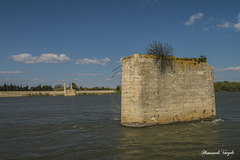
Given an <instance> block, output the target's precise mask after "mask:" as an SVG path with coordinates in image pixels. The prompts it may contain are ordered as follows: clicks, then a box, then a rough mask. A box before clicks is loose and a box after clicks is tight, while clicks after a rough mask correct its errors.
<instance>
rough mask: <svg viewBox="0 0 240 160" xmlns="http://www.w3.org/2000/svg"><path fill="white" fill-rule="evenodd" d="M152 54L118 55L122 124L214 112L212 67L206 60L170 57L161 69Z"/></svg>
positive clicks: (186, 118)
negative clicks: (170, 66) (170, 61)
mask: <svg viewBox="0 0 240 160" xmlns="http://www.w3.org/2000/svg"><path fill="white" fill-rule="evenodd" d="M155 58H156V57H154V56H149V55H140V54H134V55H132V56H129V57H126V58H121V63H122V98H121V101H122V102H121V104H122V106H121V124H122V125H125V126H132V127H142V126H149V125H154V124H167V123H174V122H183V121H192V120H200V119H205V118H212V117H215V116H216V108H215V95H214V86H213V76H212V68H211V67H210V66H209V65H208V64H207V63H200V64H198V63H196V62H193V61H181V60H174V61H173V70H172V71H171V70H169V69H167V71H166V72H165V73H160V72H159V70H158V66H157V64H156V63H155Z"/></svg>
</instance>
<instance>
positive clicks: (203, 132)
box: [120, 121, 221, 159]
mask: <svg viewBox="0 0 240 160" xmlns="http://www.w3.org/2000/svg"><path fill="white" fill-rule="evenodd" d="M219 123H221V122H220V121H219V122H216V121H211V122H207V123H206V122H202V123H201V122H195V123H185V124H176V125H163V126H155V127H149V128H125V127H124V128H122V129H121V138H120V142H121V143H120V146H121V147H122V149H123V150H125V154H124V157H125V158H127V157H128V158H129V159H141V158H144V159H199V158H202V157H201V151H202V150H203V149H212V148H215V146H214V144H216V140H217V139H218V138H217V137H218V135H217V132H215V129H216V126H217V125H219ZM124 157H122V158H123V159H124Z"/></svg>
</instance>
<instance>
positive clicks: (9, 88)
mask: <svg viewBox="0 0 240 160" xmlns="http://www.w3.org/2000/svg"><path fill="white" fill-rule="evenodd" d="M72 87H73V89H76V90H77V91H87V90H90V91H93V90H113V89H112V88H109V87H92V88H87V87H82V86H80V87H78V86H77V85H76V84H75V83H73V84H72ZM69 88H70V87H68V89H69ZM120 88H121V87H120V86H117V87H116V89H115V90H120ZM63 89H64V88H63V85H62V84H57V85H55V87H54V88H53V87H52V86H51V85H38V86H33V87H29V86H28V85H26V86H22V85H15V84H3V85H1V86H0V91H63Z"/></svg>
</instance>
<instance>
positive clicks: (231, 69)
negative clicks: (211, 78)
mask: <svg viewBox="0 0 240 160" xmlns="http://www.w3.org/2000/svg"><path fill="white" fill-rule="evenodd" d="M213 70H214V71H215V72H223V71H240V66H237V67H227V68H221V69H218V68H214V67H213Z"/></svg>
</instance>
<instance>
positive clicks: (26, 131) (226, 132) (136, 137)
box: [0, 93, 240, 160]
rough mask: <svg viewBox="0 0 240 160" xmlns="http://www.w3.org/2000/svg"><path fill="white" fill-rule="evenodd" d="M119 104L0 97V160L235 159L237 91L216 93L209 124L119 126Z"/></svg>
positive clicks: (239, 152)
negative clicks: (212, 116) (143, 126)
mask: <svg viewBox="0 0 240 160" xmlns="http://www.w3.org/2000/svg"><path fill="white" fill-rule="evenodd" d="M120 101H121V98H120V96H119V95H102V96H76V97H19V98H0V159H17V160H18V159H19V160H20V159H21V160H30V159H31V160H33V159H41V160H43V159H51V160H52V159H56V160H61V159H63V160H69V159H79V160H84V159H130V160H132V159H143V160H149V159H156V160H171V159H176V160H185V159H186V160H192V159H196V160H199V159H207V160H208V159H209V160H210V159H240V137H239V135H240V93H216V106H217V116H218V118H217V119H215V120H213V121H201V122H190V123H184V124H171V125H159V126H153V127H146V128H127V127H122V126H120V119H119V108H118V107H119V106H120ZM118 105H119V106H118Z"/></svg>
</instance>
